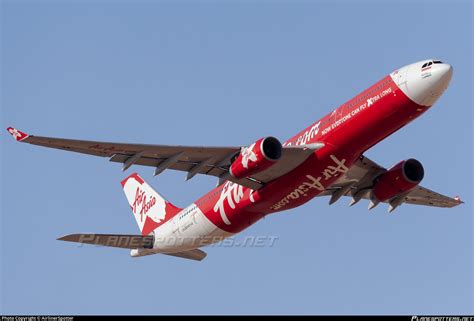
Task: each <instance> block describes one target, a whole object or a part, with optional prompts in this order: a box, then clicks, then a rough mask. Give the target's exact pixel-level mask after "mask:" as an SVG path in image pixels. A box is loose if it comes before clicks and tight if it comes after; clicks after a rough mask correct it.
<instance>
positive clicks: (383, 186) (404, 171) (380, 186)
mask: <svg viewBox="0 0 474 321" xmlns="http://www.w3.org/2000/svg"><path fill="white" fill-rule="evenodd" d="M424 173H425V172H424V169H423V166H422V165H421V163H420V162H419V161H417V160H416V159H413V158H411V159H408V160H404V161H401V162H400V163H398V164H396V165H395V166H393V167H392V168H390V169H389V170H387V171H386V172H385V173H383V174H382V175H380V176H379V177H378V178H377V179H376V181H375V185H374V187H373V189H372V195H373V196H375V198H376V199H377V200H378V201H381V202H383V201H386V200H390V199H392V198H393V197H396V196H398V195H401V194H403V193H405V192H408V191H410V190H411V189H412V188H414V187H415V186H417V185H418V184H419V183H420V182H421V180H422V179H423V176H424Z"/></svg>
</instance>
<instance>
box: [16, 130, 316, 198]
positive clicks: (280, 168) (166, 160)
mask: <svg viewBox="0 0 474 321" xmlns="http://www.w3.org/2000/svg"><path fill="white" fill-rule="evenodd" d="M7 130H8V132H9V133H10V134H11V135H12V136H13V137H14V138H15V139H16V140H17V141H19V142H23V143H28V144H33V145H38V146H43V147H49V148H56V149H62V150H66V151H71V152H76V153H82V154H88V155H94V156H101V157H108V158H109V160H110V161H111V162H116V163H122V164H123V167H122V170H127V169H128V168H129V167H130V166H132V165H143V166H150V167H155V175H158V174H160V173H161V172H163V171H164V170H166V169H174V170H178V171H184V172H187V176H186V179H190V178H192V177H194V175H196V174H204V175H211V176H216V177H218V178H220V179H225V180H230V181H232V182H234V183H237V184H240V185H242V186H246V187H249V188H251V189H253V190H258V189H260V188H261V187H262V186H263V185H265V183H268V182H270V181H272V180H274V179H276V178H278V177H280V176H282V175H284V174H286V173H288V172H290V171H291V170H292V169H294V168H296V167H297V166H298V165H300V164H301V163H303V162H304V161H305V160H306V159H307V158H308V157H309V156H310V155H311V154H312V153H313V152H314V151H315V150H317V149H319V148H321V147H322V146H324V145H323V144H320V143H316V144H311V145H302V146H295V147H293V146H292V147H283V152H282V156H281V158H280V159H279V160H278V161H277V162H276V164H274V165H273V166H271V167H270V168H268V169H266V170H264V171H262V172H259V173H257V174H255V175H252V177H246V178H242V179H235V178H233V177H231V176H230V175H229V166H230V164H231V161H232V158H233V157H234V156H236V155H237V154H238V153H239V152H240V151H241V147H192V146H168V145H145V144H127V143H109V142H98V141H87V140H74V139H64V138H52V137H41V136H33V135H28V134H25V133H23V132H21V131H19V130H17V129H15V128H13V127H9V128H7Z"/></svg>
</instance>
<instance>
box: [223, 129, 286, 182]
mask: <svg viewBox="0 0 474 321" xmlns="http://www.w3.org/2000/svg"><path fill="white" fill-rule="evenodd" d="M281 153H282V146H281V143H280V141H279V140H278V139H276V138H275V137H265V138H260V139H259V140H257V141H256V142H255V143H254V144H252V145H250V146H248V147H243V148H242V150H241V151H240V154H238V156H237V158H236V159H235V160H234V161H233V162H232V164H231V165H230V168H229V172H230V175H232V177H234V178H236V179H240V178H244V177H249V176H251V175H253V174H256V173H258V172H261V171H263V170H265V169H267V168H269V167H270V166H272V165H273V164H275V162H276V161H278V160H279V159H280V157H281Z"/></svg>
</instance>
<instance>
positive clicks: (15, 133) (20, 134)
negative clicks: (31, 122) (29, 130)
mask: <svg viewBox="0 0 474 321" xmlns="http://www.w3.org/2000/svg"><path fill="white" fill-rule="evenodd" d="M7 131H8V132H9V133H10V135H12V136H13V138H14V139H15V140H16V141H17V142H21V141H22V140H24V139H26V138H28V136H29V135H28V134H26V133H24V132H22V131H19V130H18V129H16V128H13V127H8V128H7Z"/></svg>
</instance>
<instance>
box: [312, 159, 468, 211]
mask: <svg viewBox="0 0 474 321" xmlns="http://www.w3.org/2000/svg"><path fill="white" fill-rule="evenodd" d="M385 171H386V169H385V168H384V167H382V166H380V165H378V164H377V163H375V162H374V161H372V160H370V159H369V158H367V157H365V156H363V155H362V156H360V157H359V159H358V160H357V161H356V162H355V164H354V165H353V166H352V167H351V168H350V169H349V171H348V172H347V173H346V174H345V175H344V176H342V177H341V178H340V179H339V180H337V181H336V182H335V183H334V184H333V185H331V186H330V187H329V188H327V189H326V191H324V192H323V193H321V194H320V195H319V196H324V195H329V196H331V199H330V201H329V204H333V203H334V202H336V201H337V200H338V199H339V198H340V197H341V196H349V197H352V198H353V200H352V203H351V204H350V205H353V204H355V203H357V202H358V200H359V199H361V198H362V199H367V200H370V192H371V190H372V187H373V182H374V179H375V178H376V177H377V176H379V175H380V174H382V173H384V172H385ZM385 203H388V204H389V212H391V211H393V210H394V209H395V208H396V207H398V206H399V205H401V204H403V203H407V204H416V205H426V206H434V207H454V206H457V205H459V204H461V203H463V202H462V201H461V200H460V199H459V197H454V198H453V197H449V196H445V195H442V194H439V193H437V192H434V191H432V190H430V189H427V188H425V187H422V186H417V187H415V188H413V189H412V190H410V191H409V192H408V193H406V194H405V195H402V196H400V197H396V198H395V199H392V200H389V201H386V202H385Z"/></svg>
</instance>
